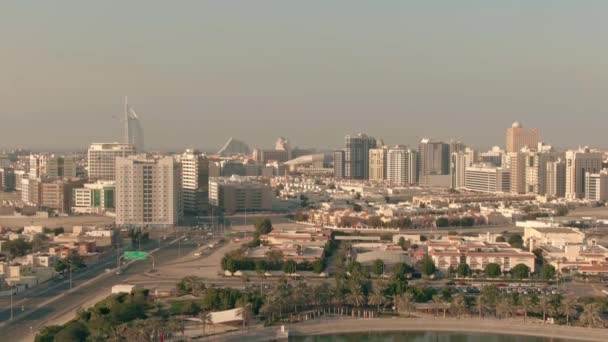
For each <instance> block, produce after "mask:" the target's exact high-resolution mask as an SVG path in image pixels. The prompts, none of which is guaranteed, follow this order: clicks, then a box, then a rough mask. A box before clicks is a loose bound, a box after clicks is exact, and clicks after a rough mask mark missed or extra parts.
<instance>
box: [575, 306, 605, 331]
mask: <svg viewBox="0 0 608 342" xmlns="http://www.w3.org/2000/svg"><path fill="white" fill-rule="evenodd" d="M601 312H602V309H601V307H600V305H599V304H598V303H588V304H585V305H584V306H583V312H582V313H581V316H580V321H581V323H582V324H583V325H585V326H587V327H596V326H600V325H601V323H602V322H603V320H602V316H601Z"/></svg>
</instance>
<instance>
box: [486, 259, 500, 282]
mask: <svg viewBox="0 0 608 342" xmlns="http://www.w3.org/2000/svg"><path fill="white" fill-rule="evenodd" d="M484 272H485V274H486V276H488V277H490V278H496V277H498V276H500V275H501V274H502V272H501V271H500V266H499V265H498V264H496V263H493V262H491V263H489V264H487V265H486V268H485V269H484Z"/></svg>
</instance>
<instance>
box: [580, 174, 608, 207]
mask: <svg viewBox="0 0 608 342" xmlns="http://www.w3.org/2000/svg"><path fill="white" fill-rule="evenodd" d="M585 183H586V184H585V199H587V200H589V201H596V202H604V201H606V200H608V170H602V171H600V172H598V173H589V172H587V174H586V175H585Z"/></svg>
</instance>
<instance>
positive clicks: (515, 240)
mask: <svg viewBox="0 0 608 342" xmlns="http://www.w3.org/2000/svg"><path fill="white" fill-rule="evenodd" d="M509 244H510V245H511V246H513V247H517V248H522V247H523V246H524V240H523V239H522V237H521V235H519V234H513V235H511V236H509Z"/></svg>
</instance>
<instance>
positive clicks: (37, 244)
mask: <svg viewBox="0 0 608 342" xmlns="http://www.w3.org/2000/svg"><path fill="white" fill-rule="evenodd" d="M48 242H49V238H48V236H46V235H45V234H36V235H34V237H33V238H32V251H34V252H41V251H43V250H44V249H45V248H46V247H47V246H48Z"/></svg>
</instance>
